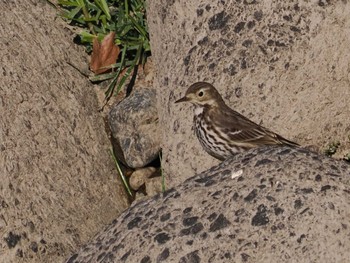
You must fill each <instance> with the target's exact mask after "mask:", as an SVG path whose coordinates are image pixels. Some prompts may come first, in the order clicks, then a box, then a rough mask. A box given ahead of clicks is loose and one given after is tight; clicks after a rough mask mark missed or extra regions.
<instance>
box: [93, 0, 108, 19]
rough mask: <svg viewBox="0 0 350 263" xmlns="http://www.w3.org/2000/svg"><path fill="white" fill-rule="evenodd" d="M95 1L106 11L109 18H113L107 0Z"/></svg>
mask: <svg viewBox="0 0 350 263" xmlns="http://www.w3.org/2000/svg"><path fill="white" fill-rule="evenodd" d="M95 3H96V5H97V6H98V7H99V8H101V10H102V11H103V13H105V15H106V17H107V19H108V20H111V15H110V13H109V8H108V5H107V3H106V0H95Z"/></svg>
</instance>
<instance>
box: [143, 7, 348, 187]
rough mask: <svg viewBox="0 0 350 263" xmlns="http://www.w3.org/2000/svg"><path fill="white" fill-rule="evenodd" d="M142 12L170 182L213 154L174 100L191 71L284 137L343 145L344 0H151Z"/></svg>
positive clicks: (203, 165) (202, 166) (200, 167)
mask: <svg viewBox="0 0 350 263" xmlns="http://www.w3.org/2000/svg"><path fill="white" fill-rule="evenodd" d="M147 13H148V24H149V29H150V34H151V46H152V54H153V60H154V64H155V66H156V70H157V77H156V83H155V86H156V87H157V91H158V109H159V110H158V112H159V118H160V125H161V127H162V130H163V140H162V148H163V168H164V170H165V174H166V176H167V183H168V184H169V185H172V186H174V185H177V184H179V183H180V182H182V181H183V180H184V179H185V178H186V175H187V176H188V175H190V174H192V173H196V172H199V171H204V170H206V169H208V168H210V167H211V166H212V165H213V164H217V162H216V161H215V160H214V159H213V158H211V157H210V156H207V154H206V153H205V152H204V151H203V150H202V149H201V146H200V145H199V143H198V142H197V139H196V138H195V135H194V133H193V132H192V131H191V126H192V118H193V113H192V109H191V108H190V106H188V105H175V104H174V103H173V102H174V101H175V100H176V99H179V98H180V97H182V96H183V95H184V93H185V91H186V89H187V88H188V87H189V85H190V84H192V83H194V82H196V81H207V82H210V83H213V84H214V86H216V88H217V89H218V90H219V92H220V93H221V94H222V95H223V97H224V99H225V100H226V101H227V104H228V105H229V106H231V107H232V108H234V109H235V110H237V111H238V112H240V113H242V114H243V115H245V116H246V117H248V118H250V119H252V120H253V121H255V122H257V123H261V124H263V126H265V127H267V128H270V129H272V130H273V131H275V132H277V133H279V134H281V135H282V136H284V137H286V138H288V139H291V140H293V141H296V142H298V143H300V144H302V145H316V146H317V147H318V148H319V149H323V148H324V147H325V146H326V145H327V144H328V143H329V142H332V141H334V140H339V141H340V143H341V147H340V149H339V152H338V155H337V156H338V157H343V156H344V154H346V153H348V152H350V141H349V138H348V136H349V132H350V125H349V116H350V107H349V106H348V104H349V103H348V102H349V101H350V89H349V82H350V74H349V72H350V66H349V65H350V64H349V61H350V45H349V43H350V19H349V17H350V3H349V2H347V1H316V0H315V1H302V2H301V1H296V0H295V1H284V0H276V1H246V0H239V1H216V2H213V1H209V0H199V1H185V0H178V1H168V0H160V1H152V0H151V1H148V10H147ZM191 171H192V172H191Z"/></svg>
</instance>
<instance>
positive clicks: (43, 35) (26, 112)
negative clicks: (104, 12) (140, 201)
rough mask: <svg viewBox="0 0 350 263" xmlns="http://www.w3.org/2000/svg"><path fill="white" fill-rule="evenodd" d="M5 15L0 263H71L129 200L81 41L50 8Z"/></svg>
mask: <svg viewBox="0 0 350 263" xmlns="http://www.w3.org/2000/svg"><path fill="white" fill-rule="evenodd" d="M0 8H1V10H2V14H1V17H0V24H1V25H2V26H1V28H0V35H1V37H0V72H1V73H0V75H1V77H0V112H1V117H0V237H1V238H0V251H1V252H0V262H6V263H10V262H16V263H17V262H35V263H37V262H44V263H45V262H50V263H51V262H61V261H62V259H63V258H66V257H67V256H68V255H69V254H71V253H72V252H73V251H75V250H76V249H77V247H79V246H81V245H82V244H84V243H86V242H87V241H88V240H89V239H91V238H92V237H93V236H94V235H95V233H96V232H98V231H99V230H100V229H102V228H103V227H104V226H105V225H106V224H108V223H110V222H111V221H112V220H113V219H114V218H115V217H117V216H118V215H119V214H120V213H121V212H122V211H123V210H124V209H125V208H126V206H127V200H126V197H125V192H124V189H123V187H122V186H121V183H119V179H118V174H117V171H116V169H115V168H114V164H113V161H112V158H111V156H110V155H109V154H108V151H109V148H110V143H109V141H108V138H107V136H106V133H105V130H104V123H103V119H102V116H101V115H100V114H99V113H98V108H99V106H98V104H97V99H96V94H95V92H94V90H93V85H91V83H90V82H89V81H88V80H87V79H86V77H84V76H83V75H82V74H81V73H80V72H79V71H78V70H76V69H75V68H81V69H84V68H86V69H87V59H86V57H85V55H84V54H85V52H84V50H83V48H77V46H76V45H74V44H73V43H72V40H73V38H74V34H73V33H72V32H71V31H70V30H69V29H68V28H67V24H66V23H65V22H63V21H62V20H61V19H59V18H57V13H56V10H55V9H53V8H52V7H50V5H48V4H47V3H46V1H1V2H0ZM72 65H73V66H72Z"/></svg>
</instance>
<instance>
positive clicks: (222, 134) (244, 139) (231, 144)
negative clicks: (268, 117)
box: [175, 82, 298, 160]
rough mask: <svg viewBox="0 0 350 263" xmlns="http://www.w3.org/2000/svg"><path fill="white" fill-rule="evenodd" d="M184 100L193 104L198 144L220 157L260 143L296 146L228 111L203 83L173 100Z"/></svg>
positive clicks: (219, 98) (210, 88) (215, 91)
mask: <svg viewBox="0 0 350 263" xmlns="http://www.w3.org/2000/svg"><path fill="white" fill-rule="evenodd" d="M184 101H188V102H191V103H193V104H194V105H195V111H194V113H195V115H194V129H195V132H196V135H197V138H198V140H199V141H200V143H201V145H202V146H203V148H204V149H205V150H206V151H207V152H208V153H209V154H210V155H212V156H214V157H215V158H218V159H220V160H224V159H226V158H228V157H230V156H232V155H234V154H236V153H238V152H242V151H244V150H247V149H250V148H255V147H259V146H263V145H289V146H294V147H295V146H298V144H297V143H294V142H292V141H289V140H287V139H285V138H283V137H282V136H280V135H278V134H276V133H274V132H272V131H270V130H269V129H267V128H264V127H262V126H260V125H258V124H256V123H254V122H253V121H251V120H249V119H247V118H246V117H244V116H243V115H241V114H239V113H238V112H236V111H234V110H232V109H231V108H230V107H228V106H227V105H226V104H225V102H224V100H223V99H222V97H221V96H220V94H219V92H218V91H217V90H216V89H215V88H214V87H213V85H211V84H209V83H207V82H197V83H194V84H193V85H191V86H190V87H189V88H188V90H187V91H186V95H185V96H184V97H183V98H181V99H179V100H178V101H176V102H175V103H178V102H184Z"/></svg>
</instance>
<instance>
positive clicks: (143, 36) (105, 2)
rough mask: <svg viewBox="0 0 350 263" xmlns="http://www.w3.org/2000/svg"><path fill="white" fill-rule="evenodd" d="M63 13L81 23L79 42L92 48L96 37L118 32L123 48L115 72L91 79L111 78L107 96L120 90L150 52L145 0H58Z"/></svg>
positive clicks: (118, 42) (121, 47)
mask: <svg viewBox="0 0 350 263" xmlns="http://www.w3.org/2000/svg"><path fill="white" fill-rule="evenodd" d="M58 4H59V6H60V7H61V13H60V15H61V16H62V17H63V18H65V19H66V20H67V21H68V22H69V23H70V24H71V25H74V26H78V27H81V29H82V30H81V32H80V33H79V40H80V43H81V44H83V45H85V47H86V51H87V52H88V53H90V52H91V51H92V42H93V40H94V38H96V37H97V38H98V39H99V40H100V41H101V40H102V39H103V38H104V37H105V36H106V35H107V34H109V33H110V32H115V33H116V37H115V44H116V45H118V46H119V47H120V49H121V53H120V55H119V58H118V60H117V61H116V63H115V64H114V65H112V66H111V68H112V72H109V73H105V74H101V75H97V76H92V77H90V80H91V81H92V82H100V81H105V80H110V84H109V85H108V87H107V89H106V91H105V96H106V100H108V99H109V98H110V97H111V96H112V95H113V94H117V93H118V92H119V91H120V90H121V88H122V87H123V85H124V84H125V83H126V81H127V80H128V78H129V77H130V76H134V73H135V72H137V67H138V66H139V65H144V63H145V62H146V59H147V57H149V56H150V55H151V50H150V43H149V34H148V28H147V23H146V6H145V1H144V0H58Z"/></svg>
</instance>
